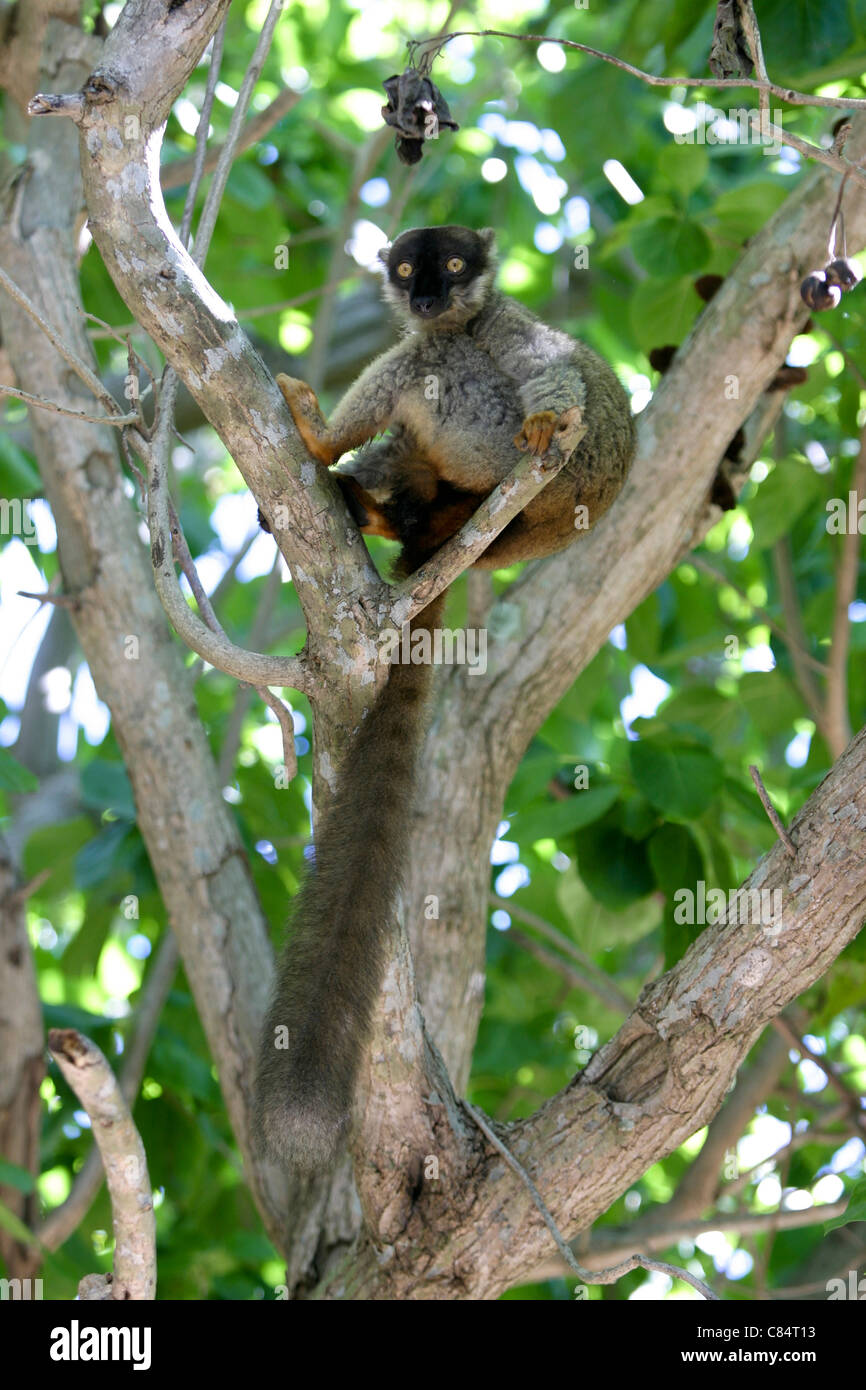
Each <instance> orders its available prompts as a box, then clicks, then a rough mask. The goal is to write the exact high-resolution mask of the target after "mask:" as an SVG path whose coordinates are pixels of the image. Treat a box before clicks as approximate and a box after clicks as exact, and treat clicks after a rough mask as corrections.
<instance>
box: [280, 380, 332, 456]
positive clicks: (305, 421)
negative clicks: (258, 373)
mask: <svg viewBox="0 0 866 1390" xmlns="http://www.w3.org/2000/svg"><path fill="white" fill-rule="evenodd" d="M277 385H278V386H279V388H280V390H281V392H282V393H283V400H284V401H285V403H286V405H287V406H288V407H289V410H290V411H291V412H292V419H293V420H294V422H295V429H296V430H297V431H298V434H299V435H300V436H301V438H302V440H303V441H304V444H305V445H306V446H307V449H308V450H309V451H310V453H311V454H312V455H313V458H314V459H318V461H319V463H324V464H325V465H326V466H327V465H330V464H332V463H333V462H334V451H333V449H332V448H331V446H330V444H329V443H328V438H327V435H328V426H327V425H326V424H325V421H324V418H323V416H322V410H321V407H320V405H319V402H318V398H317V396H316V393H315V391H314V390H313V388H312V386H308V385H307V383H306V382H305V381H301V380H300V379H299V378H298V377H295V376H286V375H285V373H284V372H280V374H279V376H278V377H277Z"/></svg>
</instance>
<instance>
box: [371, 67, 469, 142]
mask: <svg viewBox="0 0 866 1390" xmlns="http://www.w3.org/2000/svg"><path fill="white" fill-rule="evenodd" d="M383 86H384V88H385V92H386V95H387V97H388V102H387V105H385V106H383V107H382V116H383V117H384V120H385V124H386V125H389V126H393V128H394V130H395V131H396V139H395V142H394V143H395V148H396V150H397V156H398V158H399V159H400V160H401V162H402V163H403V164H417V163H418V161H419V160H420V158H421V156H422V155H423V153H424V142H425V140H435V139H437V138H438V135H439V131H440V130H443V129H444V130H459V129H460V127H459V126H458V124H457V122H456V121H454V120H452V119H451V112H450V111H449V110H448V103H447V101H446V100H445V98H444V97H443V95H442V93H441V92H440V91H439V88H438V87H437V86H436V85H435V83H433V82H431V81H430V78H429V77H428V76H427V75H426V73H422V72H419V71H418V69H417V68H407V69H406V71H405V72H402V73H399V74H395V75H394V76H393V77H389V78H387V79H386V80H385V82H384V83H383Z"/></svg>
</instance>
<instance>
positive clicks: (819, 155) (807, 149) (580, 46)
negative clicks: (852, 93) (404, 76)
mask: <svg viewBox="0 0 866 1390" xmlns="http://www.w3.org/2000/svg"><path fill="white" fill-rule="evenodd" d="M467 37H468V38H497V39H518V40H520V42H522V43H539V44H540V43H551V44H559V46H560V47H561V48H572V49H575V50H576V51H577V52H579V53H586V54H587V55H588V56H589V57H590V58H600V59H601V60H602V62H605V63H611V64H612V65H613V66H614V67H616V68H619V69H620V70H621V71H622V72H627V73H629V74H630V75H631V76H632V77H638V78H640V80H641V82H646V83H648V85H649V86H651V87H703V88H708V89H709V88H715V89H725V88H731V87H733V88H737V87H740V88H749V89H751V90H753V91H757V92H758V93H760V94H762V96H763V97H764V99H766V96H767V95H768V94H769V95H771V96H775V97H778V98H779V100H780V101H784V102H786V103H787V104H788V105H789V106H829V107H833V108H837V107H843V108H844V109H845V110H848V111H861V110H866V100H864V99H863V98H862V97H851V98H847V97H827V96H818V95H814V94H812V95H810V94H808V93H806V92H797V91H795V90H794V89H793V88H791V87H780V86H779V85H778V84H777V83H775V82H770V81H768V80H763V79H761V78H760V77H758V78H751V77H657V76H656V75H655V74H654V73H650V72H644V71H643V69H642V68H636V67H635V66H634V65H633V64H632V63H627V62H626V61H625V60H624V59H623V58H615V57H614V56H613V54H612V53H603V52H602V51H601V50H600V49H598V48H589V47H588V46H587V45H586V44H584V43H575V42H574V40H572V39H560V38H556V37H555V36H552V35H549V34H513V33H509V32H506V31H505V30H502V29H458V30H455V31H454V32H453V33H450V34H446V35H444V36H440V37H436V38H430V39H420V40H418V41H417V45H416V46H418V47H423V46H424V45H425V44H430V45H432V46H433V49H434V50H436V49H438V48H441V47H443V46H444V45H445V44H446V43H448V42H449V41H450V40H451V39H457V38H467ZM758 128H759V129H760V131H761V133H762V134H763V135H766V136H768V137H770V138H771V139H773V140H776V141H778V142H779V143H780V144H783V145H790V147H791V148H792V149H795V150H799V152H800V153H801V154H802V155H805V157H806V158H807V159H814V160H817V161H818V163H820V164H826V165H827V166H828V168H830V169H835V170H836V172H837V173H839V174H850V175H851V177H852V178H853V179H855V180H856V181H857V182H858V183H859V184H861V185H862V186H863V187H866V171H864V170H862V169H860V168H859V167H858V166H857V165H855V164H850V163H849V162H848V161H847V160H846V159H843V158H842V156H841V155H837V154H833V153H832V152H831V151H830V150H825V149H822V148H821V147H820V146H819V145H812V144H810V143H809V142H808V141H807V140H801V139H800V138H799V137H798V136H796V135H789V134H788V132H787V131H786V130H782V128H781V126H775V125H771V124H770V123H769V122H768V121H766V120H763V119H762V120H760V125H759V127H758Z"/></svg>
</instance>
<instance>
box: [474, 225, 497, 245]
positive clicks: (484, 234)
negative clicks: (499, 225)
mask: <svg viewBox="0 0 866 1390" xmlns="http://www.w3.org/2000/svg"><path fill="white" fill-rule="evenodd" d="M478 235H479V237H480V238H481V242H482V245H483V246H484V249H485V251H495V250H496V233H495V232H494V230H493V228H492V227H482V228H481V230H480V231H479V233H478Z"/></svg>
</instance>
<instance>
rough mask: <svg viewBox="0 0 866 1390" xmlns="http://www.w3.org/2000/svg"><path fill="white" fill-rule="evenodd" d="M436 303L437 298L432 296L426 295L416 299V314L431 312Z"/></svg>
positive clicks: (414, 306)
mask: <svg viewBox="0 0 866 1390" xmlns="http://www.w3.org/2000/svg"><path fill="white" fill-rule="evenodd" d="M435 303H436V300H435V299H433V298H432V296H429V295H425V296H422V297H421V298H418V299H416V300H414V302H413V304H412V308H413V309H414V310H415V312H416V314H429V313H431V312H432V310H433V306H434V304H435Z"/></svg>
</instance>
